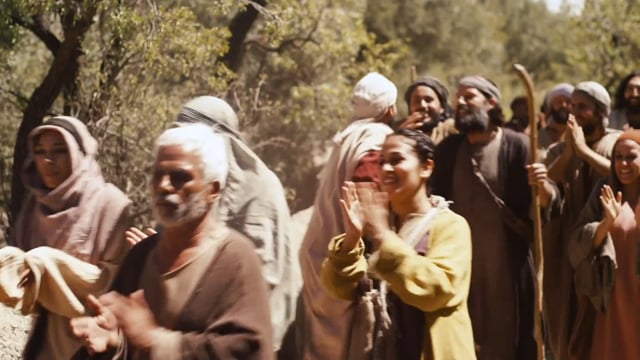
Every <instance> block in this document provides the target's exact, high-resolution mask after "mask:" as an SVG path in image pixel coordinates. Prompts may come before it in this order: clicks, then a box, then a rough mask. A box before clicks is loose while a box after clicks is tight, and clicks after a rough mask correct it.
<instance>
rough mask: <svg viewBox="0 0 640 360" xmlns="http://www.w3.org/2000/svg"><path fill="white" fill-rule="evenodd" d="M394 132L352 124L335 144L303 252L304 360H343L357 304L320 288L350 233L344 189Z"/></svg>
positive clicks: (300, 324)
mask: <svg viewBox="0 0 640 360" xmlns="http://www.w3.org/2000/svg"><path fill="white" fill-rule="evenodd" d="M391 132H392V130H391V128H389V127H388V126H386V125H384V124H381V123H374V122H372V119H366V120H358V121H355V122H353V123H351V124H350V125H349V126H347V127H346V128H345V129H344V130H343V131H341V132H340V133H338V134H337V135H336V136H335V137H334V139H333V142H334V148H333V150H332V152H331V155H330V156H329V160H328V161H327V163H326V164H325V166H324V168H323V170H322V174H321V177H320V183H319V187H318V191H317V193H316V198H315V202H314V205H313V211H312V214H311V220H310V222H309V225H308V227H307V232H306V233H305V236H304V240H303V241H302V246H301V248H300V266H301V269H302V277H303V280H304V286H303V288H302V294H301V300H300V302H299V306H300V305H302V306H301V307H300V309H298V315H297V317H296V343H297V347H298V350H297V351H298V358H299V359H305V360H307V359H341V358H342V354H343V351H344V350H345V346H346V337H347V332H348V330H349V325H350V321H351V317H352V315H353V312H352V307H351V302H348V301H344V300H337V299H335V298H333V297H331V296H330V294H329V293H327V291H326V290H325V289H324V288H323V287H322V285H321V283H320V269H321V266H322V262H323V261H324V259H325V258H326V255H327V245H328V242H329V240H330V239H331V238H332V237H334V236H336V235H339V234H342V233H344V231H345V229H344V224H343V222H342V214H341V212H340V198H341V197H342V196H341V190H340V189H341V187H342V185H343V183H344V182H345V181H346V180H351V179H352V177H353V174H354V171H355V169H356V167H357V164H358V162H359V161H360V160H361V159H362V158H363V157H364V156H365V155H366V154H367V153H369V152H370V151H372V150H373V151H376V150H380V149H381V147H382V144H383V143H384V139H385V137H386V136H387V135H388V134H390V133H391Z"/></svg>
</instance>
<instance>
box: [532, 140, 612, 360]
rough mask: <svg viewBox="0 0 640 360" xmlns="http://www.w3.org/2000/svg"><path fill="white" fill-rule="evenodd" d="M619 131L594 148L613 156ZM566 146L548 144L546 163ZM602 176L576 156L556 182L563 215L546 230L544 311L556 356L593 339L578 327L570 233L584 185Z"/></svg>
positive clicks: (583, 196) (585, 193)
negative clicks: (560, 196)
mask: <svg viewBox="0 0 640 360" xmlns="http://www.w3.org/2000/svg"><path fill="white" fill-rule="evenodd" d="M619 135H620V133H619V132H617V131H614V130H607V132H606V135H605V136H604V137H603V138H602V139H600V140H599V141H597V142H595V143H594V144H592V145H591V148H592V149H593V150H594V151H595V152H597V153H598V154H600V155H602V156H604V157H606V158H608V159H610V158H611V155H612V152H613V146H614V145H615V142H616V139H617V138H618V136H619ZM565 146H567V145H566V143H565V142H559V143H556V144H554V145H553V146H551V148H549V152H548V156H547V159H546V160H545V163H546V164H547V167H550V166H551V165H552V164H553V162H554V161H555V160H556V159H557V158H558V157H559V156H560V155H561V154H562V151H563V150H564V147H565ZM601 180H602V176H601V175H599V174H598V173H597V172H595V171H593V169H591V168H590V167H586V166H585V164H584V162H583V161H582V160H580V159H578V158H577V157H576V158H574V159H573V160H572V162H571V163H570V164H569V166H568V168H567V171H566V173H565V174H564V177H563V179H562V180H561V181H560V182H558V184H557V185H558V187H559V188H560V189H561V192H562V203H563V205H562V212H561V215H560V216H559V217H557V218H555V219H552V220H551V222H550V223H549V224H548V226H547V227H546V228H545V231H544V236H543V241H544V244H543V247H544V259H545V264H544V279H545V280H544V287H543V289H544V315H545V322H546V324H547V330H548V339H549V341H550V345H551V349H552V351H553V353H554V356H555V359H557V360H565V359H569V358H570V353H572V352H575V351H578V350H579V349H580V348H582V347H584V346H585V345H588V342H589V341H590V339H586V338H585V336H584V335H581V334H580V331H579V329H578V328H576V327H575V324H576V322H577V321H578V320H579V319H577V316H578V314H577V312H578V307H580V306H582V305H581V304H580V302H584V301H579V300H580V299H577V298H576V294H575V290H574V289H575V284H574V269H573V267H572V266H571V263H570V262H569V237H570V236H571V232H572V229H573V228H574V226H575V224H576V221H577V220H578V215H579V214H580V211H581V210H582V208H583V207H584V205H585V203H586V200H587V196H588V195H589V193H591V191H592V189H591V188H586V187H585V185H589V184H592V186H593V185H595V184H597V183H598V182H599V181H601ZM585 342H586V343H585ZM570 348H573V349H574V350H571V349H570Z"/></svg>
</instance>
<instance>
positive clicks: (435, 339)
mask: <svg viewBox="0 0 640 360" xmlns="http://www.w3.org/2000/svg"><path fill="white" fill-rule="evenodd" d="M433 148H434V146H433V142H432V141H431V139H429V137H428V136H426V135H424V134H423V133H421V132H418V131H414V130H406V129H400V130H397V131H396V132H395V133H393V134H391V135H389V136H388V137H387V138H386V140H385V142H384V145H383V147H382V155H381V161H380V164H381V169H380V176H379V178H380V181H381V186H382V189H383V191H384V192H380V191H378V190H377V189H376V186H375V184H373V183H353V182H346V183H345V185H344V186H343V188H342V191H343V197H342V200H341V204H342V210H343V211H342V213H343V218H344V220H343V221H344V223H345V227H346V232H345V234H343V235H339V236H337V237H335V238H334V239H333V240H331V243H330V244H329V253H328V256H327V259H326V260H325V262H324V264H323V266H322V272H321V280H322V284H323V285H324V286H325V288H326V289H327V290H328V291H329V292H330V293H331V294H332V295H333V296H335V297H337V298H340V299H343V300H348V301H352V302H353V303H354V304H355V305H356V306H357V307H358V309H362V308H366V306H362V304H366V303H367V302H372V301H373V302H374V304H376V305H374V307H372V308H373V309H375V312H376V313H375V314H371V315H369V316H366V315H363V314H365V313H367V311H366V310H365V309H363V311H362V312H360V311H358V310H356V312H355V315H354V318H353V325H352V327H353V328H354V329H356V330H359V331H352V332H351V334H350V335H351V336H350V337H349V341H350V343H349V344H348V348H349V353H348V355H347V357H346V358H347V359H361V358H368V356H370V355H371V354H375V357H376V358H381V359H475V351H474V344H473V335H472V329H471V319H470V318H469V313H468V310H467V297H468V294H469V284H470V279H471V232H470V230H469V225H468V224H467V222H466V221H465V220H464V218H462V217H461V216H460V215H458V214H455V213H454V212H453V211H451V210H449V208H448V203H447V202H446V201H445V200H444V199H443V198H440V197H436V196H428V191H427V188H426V183H427V180H428V179H429V177H430V176H431V171H432V169H433V160H432V158H433ZM389 205H391V210H392V214H389V210H388V209H389ZM390 218H391V219H392V221H391V223H390V221H389V219H390ZM372 279H375V280H376V281H371V280H372ZM367 287H369V288H370V289H371V288H375V290H369V291H367V292H364V291H363V290H362V289H366V288H367ZM371 299H374V300H371ZM375 299H377V300H375ZM371 319H376V321H374V322H375V323H373V324H372V323H370V322H371ZM384 319H390V323H391V325H389V324H388V322H387V321H386V320H384ZM367 329H368V330H367ZM380 329H387V330H386V331H382V330H380ZM367 331H370V333H366V332H367ZM373 331H376V332H377V333H376V334H375V335H374V334H373ZM363 332H364V333H363ZM363 337H364V338H366V337H369V338H370V339H374V340H373V342H374V343H373V346H367V343H369V342H370V341H369V342H368V341H366V340H364V341H363V340H362V339H363ZM393 344H395V345H393ZM380 356H381V357H380Z"/></svg>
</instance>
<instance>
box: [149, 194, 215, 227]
mask: <svg viewBox="0 0 640 360" xmlns="http://www.w3.org/2000/svg"><path fill="white" fill-rule="evenodd" d="M160 197H162V200H163V201H166V202H170V203H172V204H174V205H176V209H175V210H174V212H173V213H172V214H160V213H158V211H157V210H156V207H155V206H154V208H153V215H154V217H155V219H156V221H157V222H158V223H159V224H160V225H163V226H176V225H181V224H185V223H188V222H191V221H194V220H197V219H201V218H202V217H203V216H204V215H205V214H206V213H207V212H208V211H209V204H207V200H206V191H205V190H203V191H201V192H199V193H195V194H191V195H190V196H189V197H188V198H187V200H186V201H185V202H182V201H181V200H180V196H179V195H178V194H170V195H165V196H160Z"/></svg>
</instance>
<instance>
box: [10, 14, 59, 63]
mask: <svg viewBox="0 0 640 360" xmlns="http://www.w3.org/2000/svg"><path fill="white" fill-rule="evenodd" d="M31 20H32V22H29V21H26V20H25V19H22V18H20V17H18V16H12V17H11V21H13V22H14V23H15V24H16V25H18V26H21V27H23V28H25V29H27V30H29V31H31V32H32V33H33V34H34V35H35V36H36V37H37V38H38V39H40V40H41V41H42V42H43V43H44V45H45V46H46V47H47V49H49V51H50V52H51V53H52V54H53V55H54V56H55V54H56V52H58V49H59V48H60V44H61V42H60V40H59V39H58V38H57V37H56V36H55V35H54V34H53V33H52V32H51V31H49V29H47V27H45V25H44V23H43V21H42V15H34V16H32V17H31Z"/></svg>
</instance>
